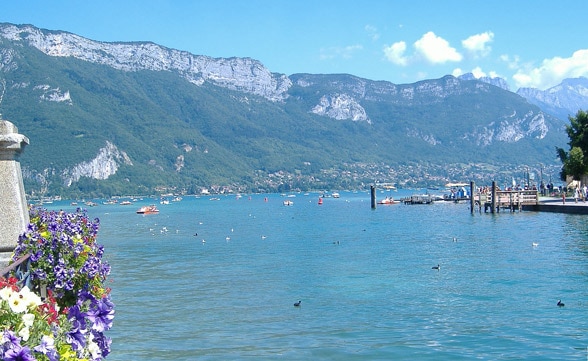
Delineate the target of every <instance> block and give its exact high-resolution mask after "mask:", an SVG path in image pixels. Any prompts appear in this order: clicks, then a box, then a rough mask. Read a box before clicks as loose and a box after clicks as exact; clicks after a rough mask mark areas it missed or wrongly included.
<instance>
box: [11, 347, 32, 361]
mask: <svg viewBox="0 0 588 361" xmlns="http://www.w3.org/2000/svg"><path fill="white" fill-rule="evenodd" d="M4 361H35V357H34V356H33V354H32V353H31V349H30V348H28V346H25V347H21V346H15V347H13V348H11V349H9V350H7V351H6V352H4Z"/></svg>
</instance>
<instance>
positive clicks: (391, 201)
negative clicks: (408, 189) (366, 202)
mask: <svg viewBox="0 0 588 361" xmlns="http://www.w3.org/2000/svg"><path fill="white" fill-rule="evenodd" d="M396 203H400V201H395V200H394V198H392V197H386V198H384V199H382V200H381V201H379V202H378V204H396Z"/></svg>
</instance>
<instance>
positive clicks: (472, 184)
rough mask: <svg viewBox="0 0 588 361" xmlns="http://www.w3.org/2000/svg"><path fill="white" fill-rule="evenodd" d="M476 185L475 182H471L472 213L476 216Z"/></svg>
mask: <svg viewBox="0 0 588 361" xmlns="http://www.w3.org/2000/svg"><path fill="white" fill-rule="evenodd" d="M475 187H476V184H475V183H474V181H470V213H472V214H474V206H475V205H476V200H475V199H474V188H475Z"/></svg>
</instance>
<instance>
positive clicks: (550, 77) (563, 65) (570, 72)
mask: <svg viewBox="0 0 588 361" xmlns="http://www.w3.org/2000/svg"><path fill="white" fill-rule="evenodd" d="M580 76H588V49H582V50H578V51H576V52H574V53H573V54H572V56H571V57H569V58H561V57H554V58H551V59H545V60H543V62H542V63H541V66H539V67H535V68H534V67H526V68H523V69H519V70H518V71H517V72H516V74H515V75H513V79H514V81H515V83H516V85H517V86H518V87H532V88H538V89H547V88H550V87H552V86H555V85H557V84H559V83H561V81H562V80H563V79H566V78H577V77H580Z"/></svg>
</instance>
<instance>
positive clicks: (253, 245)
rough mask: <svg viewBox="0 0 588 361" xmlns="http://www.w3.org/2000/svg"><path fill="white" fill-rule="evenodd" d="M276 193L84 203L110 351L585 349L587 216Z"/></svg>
mask: <svg viewBox="0 0 588 361" xmlns="http://www.w3.org/2000/svg"><path fill="white" fill-rule="evenodd" d="M409 194H410V193H407V194H403V193H401V192H399V193H393V194H392V195H393V196H394V197H396V198H398V197H401V196H404V195H409ZM385 195H387V194H386V193H379V194H378V198H382V197H384V196H385ZM284 199H285V198H284V197H282V196H279V195H251V196H248V195H246V196H244V197H242V198H241V199H237V198H236V197H235V196H226V197H224V196H221V197H220V200H216V201H214V200H209V197H202V198H195V197H184V199H183V200H182V201H181V202H171V203H170V204H168V205H159V204H158V207H159V209H160V213H159V214H155V215H138V214H136V213H135V211H136V209H137V208H139V207H140V206H141V205H147V204H150V203H158V200H154V199H147V198H146V199H144V200H142V201H139V202H137V203H135V204H133V205H131V206H122V205H99V206H97V207H91V208H89V209H88V212H89V215H90V216H91V217H92V218H94V217H98V218H99V219H100V222H101V226H100V231H99V233H98V240H99V243H102V244H104V246H105V249H106V254H105V258H106V259H107V260H108V262H109V263H110V264H111V266H112V274H111V282H109V286H111V287H112V289H113V291H112V297H113V301H114V302H115V304H116V318H115V323H114V327H113V329H112V330H111V331H109V332H108V336H110V337H112V339H113V343H112V353H111V355H109V356H108V357H107V359H108V360H120V361H123V360H124V361H128V360H241V359H250V360H392V359H395V360H396V359H398V360H402V359H404V360H471V359H481V360H514V359H517V360H518V359H541V360H563V359H566V360H586V359H588V222H587V220H588V218H587V217H586V216H581V215H566V214H554V213H534V212H516V213H509V212H503V213H500V214H494V215H493V214H489V213H488V214H484V213H482V214H479V213H476V214H474V215H472V214H470V212H469V204H464V203H461V204H454V203H445V202H437V203H435V204H432V205H402V204H396V205H392V206H383V205H378V207H377V209H376V210H372V209H371V208H370V201H369V193H367V192H361V193H346V192H343V193H341V198H326V199H325V200H324V203H323V204H322V205H318V204H317V201H318V194H316V193H311V194H310V195H303V194H296V197H295V198H288V199H290V200H292V201H293V202H294V205H292V206H284V205H283V204H282V201H283V200H284ZM48 208H49V209H54V208H59V209H64V210H68V209H71V210H73V209H74V207H72V206H69V205H68V203H66V202H62V204H59V203H54V204H52V205H48ZM196 234H197V235H196ZM454 238H455V241H454ZM534 242H535V243H538V245H536V246H534V245H533V243H534ZM437 264H439V265H440V270H439V271H437V270H433V269H432V266H435V265H437ZM558 299H561V300H562V302H564V303H565V307H563V308H560V307H557V306H556V303H557V301H558ZM299 300H301V301H302V303H301V306H300V307H294V305H293V304H294V302H296V301H299Z"/></svg>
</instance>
